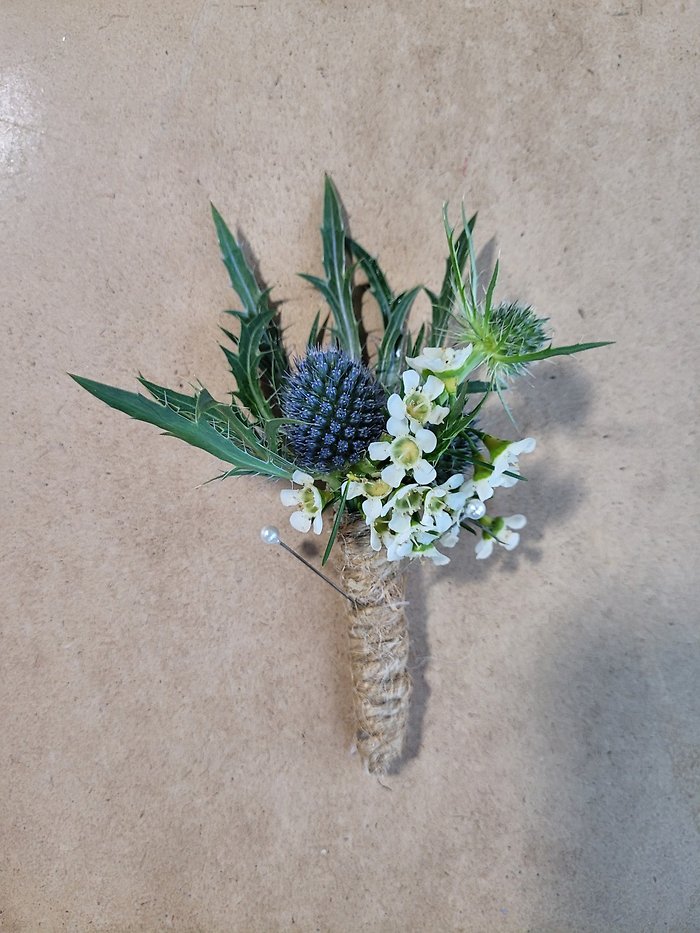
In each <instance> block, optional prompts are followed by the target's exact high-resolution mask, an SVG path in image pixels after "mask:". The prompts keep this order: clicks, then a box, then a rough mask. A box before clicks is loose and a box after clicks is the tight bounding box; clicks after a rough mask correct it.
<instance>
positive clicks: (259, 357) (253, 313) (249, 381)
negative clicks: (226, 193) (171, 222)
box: [211, 204, 289, 421]
mask: <svg viewBox="0 0 700 933" xmlns="http://www.w3.org/2000/svg"><path fill="white" fill-rule="evenodd" d="M211 212H212V217H213V218H214V226H215V227H216V234H217V237H218V240H219V246H220V247H221V258H222V259H223V261H224V265H225V266H226V269H227V271H228V274H229V278H230V279H231V285H232V286H233V288H234V290H235V292H236V293H237V295H238V297H239V298H240V300H241V303H242V305H243V309H242V310H238V311H228V312H227V313H228V314H230V315H232V316H233V317H235V318H236V320H238V322H239V324H240V335H239V336H238V337H237V336H235V335H234V334H232V333H231V332H230V331H228V330H226V329H224V328H222V330H223V331H224V333H225V334H226V336H227V337H228V338H229V340H231V342H232V343H233V345H234V347H235V350H231V349H229V348H228V347H223V346H222V348H221V349H222V350H223V351H224V353H225V354H226V359H227V360H228V364H229V367H230V369H231V372H232V373H233V376H234V378H235V380H236V390H235V391H236V395H237V396H238V398H239V399H240V401H241V402H242V403H243V405H245V407H246V408H247V409H248V410H249V411H250V412H251V414H252V415H253V416H254V417H255V418H256V419H258V420H260V421H265V420H266V419H267V418H272V417H274V414H275V410H274V399H275V396H276V393H277V391H278V389H279V385H280V382H281V380H282V377H283V376H284V374H285V373H286V371H287V370H288V368H289V360H288V358H287V353H286V351H285V349H284V344H283V341H282V331H281V328H280V324H279V316H278V313H277V310H276V308H275V307H274V306H273V305H272V304H271V303H270V300H269V291H263V290H262V289H261V287H260V285H259V284H258V282H257V280H256V278H255V274H254V272H253V270H252V269H251V267H250V265H249V263H248V261H247V260H246V258H245V255H244V253H243V249H242V248H241V246H240V244H239V243H238V242H237V241H236V239H235V238H234V236H233V234H232V233H231V231H230V230H229V228H228V227H227V226H226V223H225V222H224V220H223V218H222V216H221V214H219V212H218V211H217V209H216V208H215V207H214V205H213V204H212V206H211Z"/></svg>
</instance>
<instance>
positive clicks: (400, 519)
mask: <svg viewBox="0 0 700 933" xmlns="http://www.w3.org/2000/svg"><path fill="white" fill-rule="evenodd" d="M389 528H391V530H392V531H393V532H395V533H396V534H397V535H405V534H406V532H407V531H410V530H411V516H410V514H409V513H408V512H394V514H393V515H392V516H391V520H390V522H389Z"/></svg>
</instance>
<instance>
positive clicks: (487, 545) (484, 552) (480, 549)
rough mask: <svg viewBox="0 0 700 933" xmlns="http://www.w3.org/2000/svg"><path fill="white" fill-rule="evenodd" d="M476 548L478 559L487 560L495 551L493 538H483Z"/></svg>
mask: <svg viewBox="0 0 700 933" xmlns="http://www.w3.org/2000/svg"><path fill="white" fill-rule="evenodd" d="M474 550H475V551H476V559H477V560H485V559H486V558H487V557H490V556H491V554H492V553H493V538H482V539H481V540H480V541H477V542H476V547H475V548H474Z"/></svg>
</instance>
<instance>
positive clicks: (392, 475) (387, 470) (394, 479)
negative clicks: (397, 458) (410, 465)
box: [381, 463, 415, 489]
mask: <svg viewBox="0 0 700 933" xmlns="http://www.w3.org/2000/svg"><path fill="white" fill-rule="evenodd" d="M405 475H406V471H405V470H404V468H403V467H402V466H399V464H398V463H391V464H389V466H386V467H384V469H383V470H382V473H381V476H382V479H383V480H384V482H385V483H388V484H389V486H391V487H392V489H396V487H397V486H399V485H400V484H401V480H402V479H403V478H404V476H405ZM414 475H415V470H414Z"/></svg>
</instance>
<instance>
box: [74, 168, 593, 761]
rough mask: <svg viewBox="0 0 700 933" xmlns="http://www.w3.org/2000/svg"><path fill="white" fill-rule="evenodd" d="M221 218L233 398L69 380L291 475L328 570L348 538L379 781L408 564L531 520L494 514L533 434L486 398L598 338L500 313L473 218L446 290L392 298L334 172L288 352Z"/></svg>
mask: <svg viewBox="0 0 700 933" xmlns="http://www.w3.org/2000/svg"><path fill="white" fill-rule="evenodd" d="M212 212H213V218H214V224H215V227H216V232H217V236H218V240H219V245H220V247H221V252H222V257H223V261H224V264H225V266H226V269H227V270H228V274H229V277H230V280H231V284H232V286H233V288H234V290H235V291H236V293H237V295H238V297H239V300H240V302H241V306H242V307H241V308H240V309H238V310H232V311H228V312H227V314H229V315H230V317H231V318H232V319H233V321H235V322H236V324H237V325H238V327H237V332H236V333H234V332H232V331H230V330H228V329H224V330H223V332H224V335H225V336H226V338H227V340H228V341H229V344H228V345H226V346H223V347H222V349H223V351H224V353H225V355H226V359H227V361H228V364H229V367H230V369H231V373H232V375H233V377H234V380H235V388H234V389H233V390H232V392H231V395H230V398H229V399H228V400H227V401H225V402H222V401H217V400H216V399H215V398H213V397H212V395H211V394H210V393H209V392H208V391H207V389H206V388H204V387H203V386H201V385H200V386H197V387H196V388H194V389H193V391H192V393H191V394H183V393H181V392H175V391H172V390H170V389H167V388H165V387H163V386H160V385H156V384H155V383H153V382H149V381H148V380H147V379H145V378H143V377H139V381H140V383H141V385H142V386H143V387H144V388H145V390H146V391H147V392H148V394H149V396H151V397H150V398H147V397H146V396H143V395H140V394H137V393H133V392H128V391H124V390H122V389H117V388H114V387H111V386H108V385H104V384H102V383H98V382H94V381H92V380H90V379H85V378H83V377H80V376H73V378H74V379H75V380H76V382H78V383H79V384H80V385H81V386H83V388H85V389H87V390H88V392H91V393H92V394H93V395H95V396H96V397H97V398H99V399H101V400H102V401H103V402H106V403H107V404H108V405H110V406H111V407H112V408H116V409H118V410H120V411H123V412H125V413H126V414H128V415H130V416H131V417H132V418H135V419H137V420H140V421H145V422H148V423H150V424H154V425H157V426H158V427H160V428H161V429H162V430H163V431H164V432H165V433H166V434H167V435H169V436H173V437H177V438H180V439H181V440H184V441H186V442H187V443H189V444H192V445H193V446H195V447H200V448H202V449H203V450H206V451H208V452H209V453H211V454H213V455H214V456H215V457H217V458H218V459H219V460H221V461H223V462H224V463H225V464H226V465H227V468H226V469H225V470H224V471H223V472H222V473H221V475H220V476H219V477H216V478H220V479H225V478H228V477H232V476H243V475H260V476H268V477H273V478H275V479H280V480H284V481H285V482H286V483H288V484H289V485H288V486H286V487H285V488H284V489H282V490H281V493H280V497H281V500H282V503H283V505H285V506H287V507H290V508H292V509H293V511H292V512H291V514H290V516H289V520H290V524H291V526H292V527H293V528H294V529H295V530H296V531H298V532H301V533H307V532H309V531H313V533H315V534H317V535H320V534H321V533H322V532H323V531H324V530H325V529H326V528H328V529H329V534H328V540H327V544H326V547H325V553H324V555H323V561H322V562H323V564H325V563H326V562H327V560H328V559H329V556H330V554H331V552H332V549H333V547H334V545H335V543H336V541H338V540H339V541H340V544H341V549H342V566H341V576H342V579H343V581H344V584H345V591H346V595H347V596H348V599H349V601H350V627H349V633H350V636H349V637H350V658H351V671H352V680H353V685H354V692H355V712H356V718H357V729H356V740H357V746H358V748H359V750H360V752H361V755H362V758H363V759H364V761H365V763H366V767H367V769H368V771H369V772H371V773H377V774H381V773H385V772H386V771H387V769H388V768H389V767H390V766H391V765H392V762H395V761H396V759H398V758H399V757H400V755H401V750H402V745H403V739H404V734H405V728H406V719H407V710H408V701H409V696H410V688H411V684H410V676H409V674H408V670H407V660H408V627H407V623H406V618H405V613H404V607H405V579H406V569H407V567H409V566H410V564H411V562H413V561H415V560H416V559H417V558H426V559H428V560H430V561H432V563H433V564H438V565H439V564H445V563H447V562H448V561H449V557H448V556H447V555H446V554H445V550H446V549H447V550H448V549H450V548H453V547H455V545H456V544H457V543H458V541H459V539H460V534H461V532H462V531H467V532H470V533H471V534H472V535H473V536H474V540H475V547H476V557H477V559H484V558H487V557H489V556H490V555H491V554H492V553H493V551H494V548H495V546H496V545H498V546H500V547H503V548H505V549H506V550H512V549H513V548H515V547H516V546H517V544H518V541H519V532H520V530H521V529H522V528H523V527H524V525H525V521H526V520H525V517H524V516H523V515H519V514H515V515H507V516H500V515H497V514H494V513H491V512H490V509H491V500H492V499H493V498H494V492H495V491H496V490H498V489H501V488H509V487H512V486H514V485H515V484H516V483H517V482H518V481H519V480H520V479H521V478H522V477H521V473H520V465H519V457H520V456H521V455H522V454H526V453H530V452H531V451H532V450H534V448H535V441H534V439H533V438H530V437H526V438H524V439H521V440H504V439H501V438H498V437H494V436H492V435H491V434H489V433H488V432H487V431H486V430H485V429H484V428H483V427H482V422H481V415H482V411H483V409H484V406H485V403H486V402H487V400H488V398H489V396H490V395H492V394H495V395H496V396H497V398H498V399H499V400H500V402H501V404H503V405H504V406H505V407H506V409H507V405H506V401H505V394H504V393H505V390H506V388H507V387H509V386H510V384H511V383H512V382H513V381H514V380H515V379H516V377H519V376H521V375H522V374H523V373H525V372H526V371H527V370H528V368H529V367H530V366H531V364H533V363H535V362H537V361H538V360H544V359H548V358H550V357H553V356H557V355H568V354H572V353H577V352H580V351H582V350H587V349H590V348H593V347H600V346H604V345H605V343H601V342H597V343H579V344H575V345H573V346H564V347H555V346H553V345H552V343H551V341H550V338H549V336H548V331H547V326H546V324H547V321H546V319H542V318H540V317H538V316H537V315H536V314H535V312H534V311H533V309H532V308H531V307H529V306H527V305H524V304H521V303H519V302H507V301H502V302H497V301H496V300H495V290H496V285H497V280H498V263H496V265H495V268H494V270H493V274H492V275H491V277H490V280H489V281H488V283H486V286H485V287H482V285H481V283H480V282H479V278H478V274H477V264H476V254H475V248H474V242H473V230H474V225H475V222H476V215H474V217H472V218H471V219H467V218H466V216H465V215H464V213H462V223H461V229H460V230H459V232H457V230H455V229H454V228H453V227H451V226H450V224H449V221H448V215H447V210H446V209H445V210H444V212H443V219H444V226H445V232H446V237H447V246H448V258H447V262H446V268H445V273H444V277H443V281H442V286H441V288H440V291H439V292H433V291H430V290H429V289H427V288H423V287H422V286H417V287H414V288H411V289H409V290H407V291H403V292H400V293H398V294H395V293H394V291H392V289H391V288H390V286H389V283H388V281H387V278H386V276H385V274H384V273H383V271H382V270H381V268H380V266H379V264H378V262H377V260H376V259H375V258H373V256H372V255H371V254H370V253H368V252H367V251H366V250H365V249H363V248H362V247H361V246H360V245H359V244H358V243H357V242H356V241H354V240H353V239H352V238H351V237H350V236H349V234H348V231H347V229H346V224H345V221H344V217H343V211H342V208H341V203H340V199H339V197H338V194H337V191H336V189H335V187H334V185H333V183H332V181H331V180H330V178H326V181H325V191H324V205H323V225H322V228H321V234H322V243H323V275H322V276H316V275H303V276H302V277H303V278H304V279H305V280H306V281H308V282H309V283H310V284H311V285H312V286H313V287H314V288H315V289H316V290H317V291H318V292H319V293H320V294H321V295H322V296H323V298H324V299H325V302H326V303H327V305H328V311H327V313H326V314H325V315H323V314H322V313H321V312H320V311H319V312H318V313H317V314H316V317H315V319H314V321H313V324H312V327H311V330H310V333H309V336H308V340H307V344H306V347H305V350H304V352H303V353H302V354H301V355H300V356H297V357H294V358H292V359H290V357H289V355H288V351H287V349H286V347H285V344H284V341H283V332H282V323H281V318H280V313H279V310H278V308H277V306H276V305H275V304H274V303H273V302H272V301H271V298H270V292H269V290H265V289H263V288H262V287H261V284H260V283H259V282H258V280H257V279H256V276H255V274H254V272H253V269H252V267H251V265H250V263H249V262H248V260H247V259H246V256H245V254H244V251H243V249H242V247H241V244H240V243H239V242H238V241H237V240H236V239H235V238H234V237H233V235H232V234H231V232H230V230H229V228H228V227H227V226H226V224H225V223H224V221H223V219H222V218H221V216H220V214H219V213H218V212H217V211H216V209H215V208H213V207H212ZM360 277H362V278H364V280H365V282H364V284H363V285H362V286H358V285H357V284H356V279H358V278H360ZM359 288H364V289H369V292H370V293H371V295H372V297H373V298H374V300H375V301H376V303H377V305H378V309H379V312H380V316H381V323H382V331H381V333H380V334H378V335H375V334H368V333H367V332H366V331H365V329H364V327H363V322H362V319H361V315H360V314H359V313H357V311H356V307H357V304H358V302H357V301H356V297H357V294H358V289H359ZM421 291H424V292H425V293H426V294H427V295H428V298H429V300H430V304H431V315H430V319H429V320H428V321H425V322H424V323H422V324H421V325H420V327H419V328H418V330H417V331H416V332H415V333H412V332H411V331H410V330H409V327H408V319H409V314H410V312H411V308H412V306H413V304H414V302H415V300H416V298H417V297H418V295H419V294H420V293H421ZM487 504H488V505H487Z"/></svg>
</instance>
